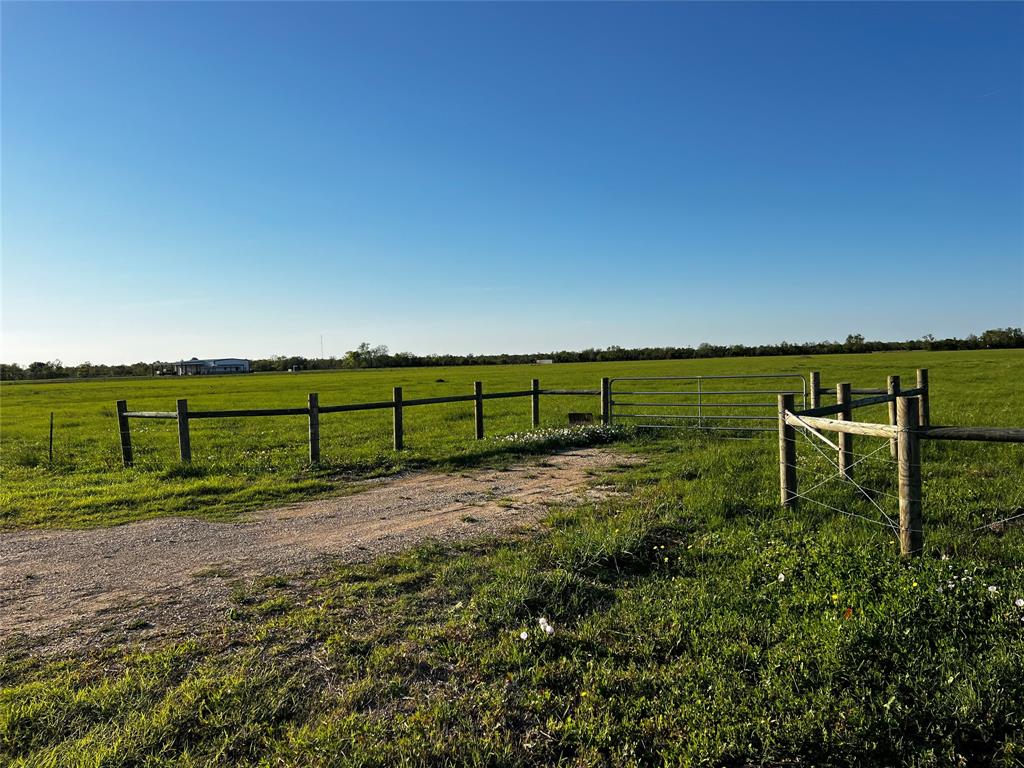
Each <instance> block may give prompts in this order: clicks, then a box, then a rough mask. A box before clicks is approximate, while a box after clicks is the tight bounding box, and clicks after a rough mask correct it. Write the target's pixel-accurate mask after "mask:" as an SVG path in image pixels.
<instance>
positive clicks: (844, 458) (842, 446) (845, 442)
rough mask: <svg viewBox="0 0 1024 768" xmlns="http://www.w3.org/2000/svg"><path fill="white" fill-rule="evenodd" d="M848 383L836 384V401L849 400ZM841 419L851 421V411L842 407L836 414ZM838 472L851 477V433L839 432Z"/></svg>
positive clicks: (842, 402)
mask: <svg viewBox="0 0 1024 768" xmlns="http://www.w3.org/2000/svg"><path fill="white" fill-rule="evenodd" d="M850 399H851V398H850V384H849V383H848V382H847V383H844V384H836V403H837V404H838V405H844V404H846V403H849V402H850ZM836 418H837V419H840V420H841V421H852V419H853V411H851V410H850V409H849V408H844V409H843V410H842V411H841V412H840V413H838V414H837V415H836ZM839 474H841V475H842V476H843V477H844V478H846V479H847V480H850V479H851V478H852V477H853V435H850V434H847V433H846V432H840V433H839Z"/></svg>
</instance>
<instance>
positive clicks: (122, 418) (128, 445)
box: [115, 400, 134, 467]
mask: <svg viewBox="0 0 1024 768" xmlns="http://www.w3.org/2000/svg"><path fill="white" fill-rule="evenodd" d="M115 408H116V410H117V429H118V432H119V433H120V435H121V461H122V462H123V463H124V465H125V466H126V467H130V466H131V465H132V464H133V463H134V458H133V457H132V432H131V427H129V426H128V416H126V415H125V414H127V413H128V401H127V400H118V401H117V403H116V405H115Z"/></svg>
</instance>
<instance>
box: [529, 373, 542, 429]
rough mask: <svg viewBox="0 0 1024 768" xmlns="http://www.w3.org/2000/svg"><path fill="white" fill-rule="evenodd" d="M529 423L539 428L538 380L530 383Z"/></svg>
mask: <svg viewBox="0 0 1024 768" xmlns="http://www.w3.org/2000/svg"><path fill="white" fill-rule="evenodd" d="M530 423H531V424H533V426H535V427H539V426H540V379H533V380H532V381H531V382H530Z"/></svg>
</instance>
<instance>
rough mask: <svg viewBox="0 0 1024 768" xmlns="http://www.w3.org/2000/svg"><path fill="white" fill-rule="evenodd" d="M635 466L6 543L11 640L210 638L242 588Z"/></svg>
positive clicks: (613, 457) (446, 533) (584, 466)
mask: <svg viewBox="0 0 1024 768" xmlns="http://www.w3.org/2000/svg"><path fill="white" fill-rule="evenodd" d="M635 461H636V460H635V459H634V458H632V457H628V456H624V455H622V454H619V453H615V452H612V451H608V450H601V449H595V448H588V449H579V450H573V451H566V452H563V453H559V454H556V455H553V456H548V457H545V458H544V459H535V460H530V461H525V460H524V461H523V462H522V463H519V464H516V465H513V466H510V467H508V468H504V469H487V470H470V471H466V472H461V473H458V474H444V475H441V474H435V473H416V474H406V475H400V476H397V477H394V478H390V479H386V480H373V481H366V482H364V483H361V484H360V485H361V489H360V491H359V492H357V493H355V494H353V495H349V496H343V497H339V498H332V499H322V500H317V501H308V502H301V503H297V504H290V505H288V506H285V507H280V508H277V509H269V510H265V511H262V512H257V513H255V514H253V515H251V516H249V517H248V518H246V519H245V521H243V522H236V523H216V522H207V521H203V520H194V519H188V518H166V519H159V520H147V521H144V522H139V523H131V524H128V525H121V526H116V527H112V528H102V529H95V530H87V531H75V530H58V531H16V532H5V533H0V639H13V638H20V639H22V640H26V641H27V642H28V643H29V644H30V645H32V646H34V647H35V648H36V649H37V650H48V651H64V650H68V651H69V650H74V649H76V648H82V647H86V646H89V645H92V644H95V643H105V642H109V641H112V640H116V639H119V638H125V637H128V638H130V639H132V640H137V641H141V640H147V641H148V640H155V639H158V638H162V637H177V636H184V635H189V634H193V633H197V632H199V631H201V630H202V629H203V628H204V627H207V626H208V625H210V624H211V623H212V622H214V621H216V620H218V619H220V618H222V617H223V616H224V614H225V611H226V610H227V609H228V608H229V594H230V591H231V587H232V585H233V584H234V583H236V582H237V581H239V580H249V579H253V578H258V577H262V576H270V575H278V574H298V573H306V574H311V573H315V572H316V571H318V570H322V569H323V568H324V567H327V566H328V565H329V563H330V562H331V561H342V562H358V561H366V560H370V559H372V558H374V557H376V556H377V555H380V554H385V553H392V552H397V551H399V550H401V549H404V548H406V547H408V546H410V545H413V544H416V543H418V542H421V541H423V540H425V539H440V540H454V539H457V538H465V537H471V536H479V535H483V534H493V533H500V532H504V531H508V530H511V529H513V528H516V527H520V526H530V525H533V524H535V523H536V522H537V521H538V520H539V519H540V518H541V517H542V516H543V515H544V514H545V512H546V510H547V507H548V506H549V505H551V504H565V503H571V502H574V501H578V500H581V499H585V498H588V497H589V498H600V497H602V496H606V495H607V494H608V492H609V491H608V489H607V488H601V487H594V486H590V487H585V486H586V481H587V479H588V477H589V475H590V473H592V472H593V471H595V470H600V469H607V468H610V467H613V466H616V465H621V464H625V463H634V462H635Z"/></svg>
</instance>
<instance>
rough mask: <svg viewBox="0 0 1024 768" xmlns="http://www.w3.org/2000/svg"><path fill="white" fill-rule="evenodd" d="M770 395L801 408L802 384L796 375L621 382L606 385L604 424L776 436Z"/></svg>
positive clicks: (773, 400)
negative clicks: (794, 401) (785, 397)
mask: <svg viewBox="0 0 1024 768" xmlns="http://www.w3.org/2000/svg"><path fill="white" fill-rule="evenodd" d="M787 385H788V388H787ZM773 386H774V387H775V388H771V389H770V388H769V387H773ZM767 395H771V396H772V397H770V398H768V397H766V396H767ZM776 395H793V396H794V397H795V398H799V401H800V402H802V403H803V404H804V405H803V407H805V408H806V407H807V381H806V380H805V379H804V377H803V376H801V375H800V374H797V373H765V374H759V375H749V376H629V377H622V378H617V379H611V380H610V381H609V393H608V399H609V404H608V413H609V423H613V424H614V423H615V422H616V421H618V420H619V419H622V422H620V423H630V424H633V425H634V426H638V427H645V428H650V429H705V430H713V431H716V432H741V433H748V432H776V431H777V430H778V425H777V424H778V419H779V405H778V400H777V398H776V397H775V396H776ZM620 398H623V399H620ZM755 398H756V401H754V402H752V400H754V399H755ZM766 400H767V401H768V402H765V401H766ZM652 411H653V413H652Z"/></svg>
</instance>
